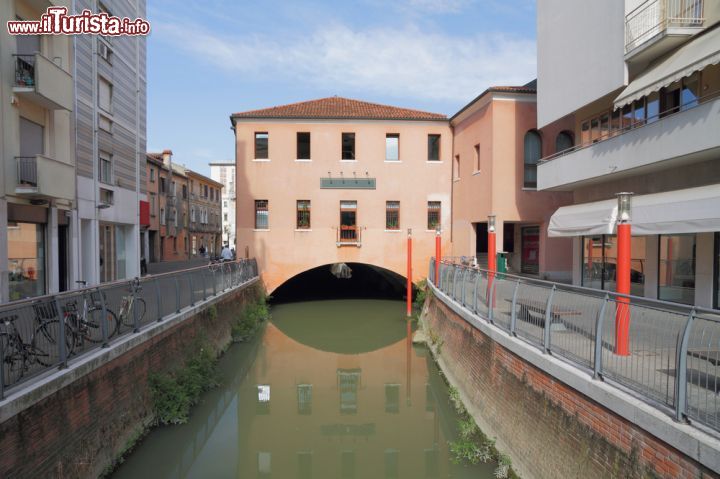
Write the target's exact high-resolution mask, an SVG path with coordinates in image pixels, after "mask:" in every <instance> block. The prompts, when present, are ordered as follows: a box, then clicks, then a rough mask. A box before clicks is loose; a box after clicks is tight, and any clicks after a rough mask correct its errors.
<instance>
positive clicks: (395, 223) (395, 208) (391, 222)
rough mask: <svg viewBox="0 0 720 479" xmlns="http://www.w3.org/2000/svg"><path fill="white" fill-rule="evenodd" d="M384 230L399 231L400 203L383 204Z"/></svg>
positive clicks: (388, 202)
mask: <svg viewBox="0 0 720 479" xmlns="http://www.w3.org/2000/svg"><path fill="white" fill-rule="evenodd" d="M385 229H386V230H399V229H400V202H399V201H387V202H385Z"/></svg>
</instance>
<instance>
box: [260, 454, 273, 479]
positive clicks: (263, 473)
mask: <svg viewBox="0 0 720 479" xmlns="http://www.w3.org/2000/svg"><path fill="white" fill-rule="evenodd" d="M271 460H272V454H271V453H270V452H265V451H260V452H258V453H257V461H258V477H261V478H267V477H270V474H271V473H272V468H271Z"/></svg>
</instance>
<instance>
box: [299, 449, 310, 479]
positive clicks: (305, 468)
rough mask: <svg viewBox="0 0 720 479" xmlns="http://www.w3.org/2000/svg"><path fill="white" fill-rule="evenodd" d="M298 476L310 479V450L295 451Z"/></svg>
mask: <svg viewBox="0 0 720 479" xmlns="http://www.w3.org/2000/svg"><path fill="white" fill-rule="evenodd" d="M297 458H298V476H297V477H298V478H299V479H312V452H310V451H302V452H298V453H297Z"/></svg>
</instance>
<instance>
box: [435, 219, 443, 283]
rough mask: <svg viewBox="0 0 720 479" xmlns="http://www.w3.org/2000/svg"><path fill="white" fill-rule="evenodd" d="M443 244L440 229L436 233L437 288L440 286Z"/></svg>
mask: <svg viewBox="0 0 720 479" xmlns="http://www.w3.org/2000/svg"><path fill="white" fill-rule="evenodd" d="M441 242H442V240H441V238H440V228H438V229H437V231H436V232H435V286H437V285H438V284H440V280H439V277H440V260H441V259H442V256H441V254H442V253H441V244H440V243H441Z"/></svg>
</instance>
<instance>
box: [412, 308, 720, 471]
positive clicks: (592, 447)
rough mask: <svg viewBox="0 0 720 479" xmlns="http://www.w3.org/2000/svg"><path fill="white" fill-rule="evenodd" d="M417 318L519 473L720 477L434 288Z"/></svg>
mask: <svg viewBox="0 0 720 479" xmlns="http://www.w3.org/2000/svg"><path fill="white" fill-rule="evenodd" d="M423 322H424V326H425V328H426V329H428V336H429V337H430V338H432V339H435V340H436V342H437V344H438V345H439V352H440V354H439V358H438V362H439V363H440V365H441V367H442V369H443V370H444V371H445V373H446V374H447V376H448V379H449V380H450V381H451V383H453V384H454V385H455V386H456V387H458V389H459V391H460V393H461V396H462V397H463V399H464V400H465V402H466V406H467V408H468V410H469V411H470V412H471V413H472V414H473V416H474V417H476V419H477V421H478V424H479V425H480V426H481V428H483V429H484V432H485V433H486V434H488V436H491V437H492V436H495V437H497V438H498V446H499V448H500V449H501V450H502V451H503V452H505V453H507V454H509V455H510V457H511V458H512V460H513V465H514V467H516V468H517V470H518V471H519V472H520V473H521V474H522V475H523V476H524V477H538V478H553V479H555V478H561V477H563V478H564V477H578V478H595V477H632V478H641V477H667V478H687V479H690V478H693V479H698V478H710V477H720V476H719V475H718V474H717V473H715V472H713V471H710V470H709V469H707V468H706V467H704V466H702V465H701V464H699V463H698V462H696V461H694V460H693V459H691V458H689V457H687V456H686V455H685V454H683V453H682V452H680V451H678V450H676V449H674V448H672V447H670V446H668V445H667V444H666V443H664V442H663V441H661V440H659V439H658V438H656V437H655V436H653V435H651V434H649V433H648V432H646V431H645V430H643V429H641V428H639V427H638V426H636V425H635V424H633V423H631V422H629V421H627V420H626V419H624V418H623V417H621V416H619V415H617V414H615V413H614V412H612V411H610V410H608V409H607V408H605V407H603V406H602V405H600V404H599V403H597V402H596V401H594V400H592V399H590V398H588V397H587V396H585V395H583V394H582V393H580V392H578V391H577V390H575V389H573V388H571V387H569V386H567V385H566V384H564V383H562V382H560V381H559V380H557V379H556V378H554V377H553V376H551V375H549V374H547V373H546V372H545V371H542V370H541V369H538V368H537V367H535V366H533V365H532V364H531V363H529V362H528V361H526V360H525V359H523V358H521V357H520V356H518V355H516V354H514V353H513V352H511V351H510V350H508V349H506V348H505V347H503V346H501V345H500V344H498V343H497V342H495V341H494V340H493V339H491V338H490V337H488V336H487V335H485V334H484V333H483V332H482V331H480V330H478V329H477V328H475V327H474V326H472V325H471V324H469V323H468V322H467V321H465V319H463V318H462V317H460V316H459V315H458V314H456V313H455V312H454V311H453V310H452V309H450V308H449V307H448V306H447V305H446V304H445V303H443V301H441V300H440V299H438V298H437V297H435V296H434V295H429V299H428V302H427V305H426V311H425V314H424V317H423ZM435 349H438V348H435ZM588 380H591V379H588Z"/></svg>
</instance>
